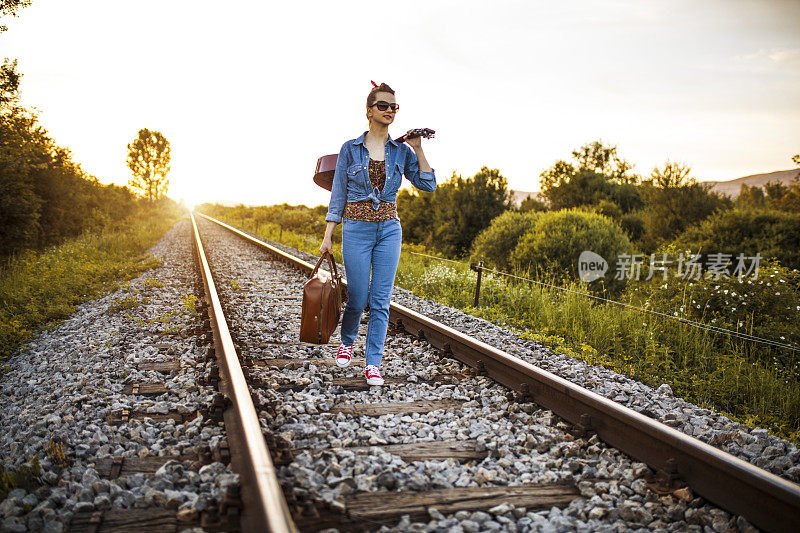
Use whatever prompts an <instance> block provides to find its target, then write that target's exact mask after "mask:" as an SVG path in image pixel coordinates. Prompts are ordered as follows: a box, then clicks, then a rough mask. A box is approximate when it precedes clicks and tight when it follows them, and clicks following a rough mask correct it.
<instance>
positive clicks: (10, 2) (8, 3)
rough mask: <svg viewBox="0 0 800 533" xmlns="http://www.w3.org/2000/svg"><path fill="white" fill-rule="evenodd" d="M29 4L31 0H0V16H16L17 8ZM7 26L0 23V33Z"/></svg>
mask: <svg viewBox="0 0 800 533" xmlns="http://www.w3.org/2000/svg"><path fill="white" fill-rule="evenodd" d="M29 5H31V0H0V16H7V15H8V16H12V17H16V16H17V9H19V8H21V7H28V6H29ZM7 29H8V26H6V25H5V24H0V33H2V32H4V31H6V30H7Z"/></svg>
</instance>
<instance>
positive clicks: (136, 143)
mask: <svg viewBox="0 0 800 533" xmlns="http://www.w3.org/2000/svg"><path fill="white" fill-rule="evenodd" d="M169 161H170V148H169V141H167V139H166V138H165V137H164V136H163V135H162V134H161V133H160V132H158V131H150V130H148V129H147V128H142V129H140V130H139V135H138V137H137V138H136V139H134V140H133V142H132V143H130V144H129V145H128V168H130V169H131V172H133V177H132V178H131V179H130V180H128V185H130V186H131V188H132V189H134V190H139V191H141V192H142V194H143V195H144V196H145V197H146V198H147V200H148V201H149V202H151V203H152V202H153V201H154V200H157V199H159V198H161V197H162V196H164V195H166V193H167V188H168V187H169V180H168V179H167V174H168V173H169Z"/></svg>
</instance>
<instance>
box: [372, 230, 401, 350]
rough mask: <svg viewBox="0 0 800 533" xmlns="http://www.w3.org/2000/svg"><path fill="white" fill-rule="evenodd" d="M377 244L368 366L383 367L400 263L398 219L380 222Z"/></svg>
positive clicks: (374, 259) (374, 250)
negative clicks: (395, 279)
mask: <svg viewBox="0 0 800 533" xmlns="http://www.w3.org/2000/svg"><path fill="white" fill-rule="evenodd" d="M377 226H378V231H377V242H376V244H375V247H374V248H373V250H372V285H371V287H370V294H369V308H370V309H369V325H368V326H367V348H366V356H367V364H368V365H375V366H380V364H381V359H382V358H383V345H384V342H385V341H386V329H387V327H388V326H389V302H390V301H391V298H392V288H393V287H394V277H395V274H396V273H397V264H398V262H399V261H400V243H401V241H402V240H403V228H402V227H401V226H400V221H399V220H397V219H396V218H394V219H391V220H385V221H382V222H378V223H377Z"/></svg>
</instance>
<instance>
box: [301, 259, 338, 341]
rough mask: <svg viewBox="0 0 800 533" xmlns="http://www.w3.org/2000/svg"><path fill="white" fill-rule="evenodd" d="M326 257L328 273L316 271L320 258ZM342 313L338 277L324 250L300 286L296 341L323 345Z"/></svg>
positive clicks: (331, 260) (333, 263)
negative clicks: (304, 282) (301, 293)
mask: <svg viewBox="0 0 800 533" xmlns="http://www.w3.org/2000/svg"><path fill="white" fill-rule="evenodd" d="M326 258H327V260H328V266H329V267H330V273H331V276H327V275H323V273H322V272H319V267H320V265H321V264H322V261H323V260H324V259H326ZM341 313H342V278H341V276H339V273H338V272H337V271H336V262H335V261H334V260H333V255H331V253H330V252H326V253H325V254H323V255H322V257H320V258H319V261H317V266H315V267H314V270H313V271H312V272H311V275H310V276H309V278H308V281H306V284H305V286H304V287H303V310H302V315H301V319H300V340H301V341H303V342H313V343H314V344H327V343H328V341H329V340H330V337H331V335H332V334H333V332H334V331H336V327H337V326H338V325H339V317H340V316H341Z"/></svg>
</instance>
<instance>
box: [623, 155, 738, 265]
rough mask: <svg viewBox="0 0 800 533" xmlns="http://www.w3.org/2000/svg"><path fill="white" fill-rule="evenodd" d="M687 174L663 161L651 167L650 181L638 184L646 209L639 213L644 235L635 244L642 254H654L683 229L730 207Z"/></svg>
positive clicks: (679, 167)
mask: <svg viewBox="0 0 800 533" xmlns="http://www.w3.org/2000/svg"><path fill="white" fill-rule="evenodd" d="M690 172H691V169H689V168H688V167H686V166H685V165H682V164H680V163H673V162H670V161H667V162H666V163H665V164H664V167H663V168H658V167H656V168H654V169H653V172H652V174H651V179H650V180H647V181H645V182H644V183H643V184H642V196H643V198H644V199H645V202H646V204H647V208H646V210H644V212H643V214H642V215H643V219H644V230H645V231H644V235H643V236H642V239H641V240H640V241H639V242H638V243H637V244H638V245H639V247H640V248H641V250H642V251H643V252H645V253H652V252H654V251H655V250H656V249H657V248H658V246H660V245H661V244H663V243H665V242H667V241H670V240H672V239H674V238H675V237H677V236H678V235H679V234H680V233H681V232H683V231H684V230H686V229H687V228H689V227H691V226H693V225H695V224H699V223H700V222H702V221H703V220H705V219H706V218H708V217H709V216H711V215H712V214H714V213H715V212H717V211H720V210H723V209H729V208H730V207H731V205H732V202H731V201H730V199H728V198H727V197H725V196H722V195H719V194H717V193H714V192H712V191H711V190H710V187H709V186H708V185H704V184H700V183H697V182H696V181H695V179H694V178H692V177H690V176H689V173H690Z"/></svg>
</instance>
